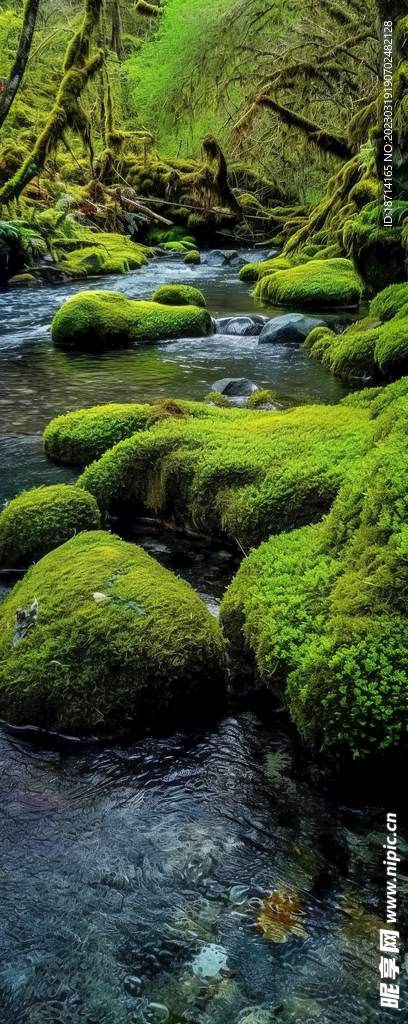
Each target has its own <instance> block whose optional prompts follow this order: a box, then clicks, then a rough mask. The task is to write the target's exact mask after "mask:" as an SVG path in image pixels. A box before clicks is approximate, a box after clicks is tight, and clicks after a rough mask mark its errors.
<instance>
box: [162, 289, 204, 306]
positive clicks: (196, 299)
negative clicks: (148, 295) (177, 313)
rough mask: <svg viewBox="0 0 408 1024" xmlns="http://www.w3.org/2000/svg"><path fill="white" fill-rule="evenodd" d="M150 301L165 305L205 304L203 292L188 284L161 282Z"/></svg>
mask: <svg viewBox="0 0 408 1024" xmlns="http://www.w3.org/2000/svg"><path fill="white" fill-rule="evenodd" d="M152 302H160V303H162V304H163V305H165V306H205V298H204V295H203V293H202V292H200V290H199V288H193V287H192V285H189V284H162V285H160V288H158V289H157V291H155V293H154V295H152Z"/></svg>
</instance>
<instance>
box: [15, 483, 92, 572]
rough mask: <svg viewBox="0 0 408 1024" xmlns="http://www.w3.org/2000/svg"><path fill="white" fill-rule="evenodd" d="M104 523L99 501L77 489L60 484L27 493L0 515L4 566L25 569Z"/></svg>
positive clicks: (20, 495) (37, 488) (19, 496)
mask: <svg viewBox="0 0 408 1024" xmlns="http://www.w3.org/2000/svg"><path fill="white" fill-rule="evenodd" d="M100 523H101V517H100V512H99V509H98V506H97V504H96V501H95V500H94V498H92V496H91V495H90V494H87V492H86V491H82V493H81V492H80V491H79V490H78V488H77V487H73V486H68V485H65V484H56V485H53V486H51V487H35V488H34V489H33V490H31V491H23V492H22V494H19V495H18V497H17V498H14V500H13V501H11V502H10V504H9V505H7V507H6V508H5V509H4V512H2V513H1V515H0V565H3V566H6V567H7V568H12V567H13V566H19V567H20V566H21V567H22V568H25V566H27V565H29V564H30V563H31V562H37V561H38V559H39V558H42V557H43V555H45V554H47V552H48V551H52V549H53V548H56V547H58V546H59V544H63V543H64V541H66V540H69V539H70V538H71V537H73V536H74V535H75V534H77V533H80V532H81V531H82V530H94V529H97V528H98V527H99V526H100Z"/></svg>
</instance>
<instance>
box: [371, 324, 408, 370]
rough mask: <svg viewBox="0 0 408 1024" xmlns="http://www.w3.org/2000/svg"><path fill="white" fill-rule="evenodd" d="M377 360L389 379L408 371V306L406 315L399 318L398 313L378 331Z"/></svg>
mask: <svg viewBox="0 0 408 1024" xmlns="http://www.w3.org/2000/svg"><path fill="white" fill-rule="evenodd" d="M375 361H376V363H377V365H378V367H379V369H380V371H381V373H382V374H383V376H384V377H385V378H386V379H388V380H395V378H396V377H402V376H405V375H406V374H407V373H408V306H407V307H406V315H405V317H401V319H398V314H397V316H395V317H393V319H392V320H389V321H388V323H385V324H384V325H383V326H382V327H381V329H380V330H379V331H378V337H377V340H376V345H375Z"/></svg>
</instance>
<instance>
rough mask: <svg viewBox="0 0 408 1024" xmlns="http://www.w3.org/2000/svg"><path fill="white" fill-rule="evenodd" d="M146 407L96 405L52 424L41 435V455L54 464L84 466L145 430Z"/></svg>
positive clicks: (63, 417)
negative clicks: (44, 454) (42, 450)
mask: <svg viewBox="0 0 408 1024" xmlns="http://www.w3.org/2000/svg"><path fill="white" fill-rule="evenodd" d="M149 413H150V406H148V405H136V404H129V405H115V404H111V405H96V406H94V407H93V408H92V409H79V410H78V411H77V412H70V413H68V414H67V415H66V416H58V417H57V418H56V419H54V420H51V423H49V424H48V426H47V427H46V429H45V431H44V451H45V452H46V454H47V455H48V456H49V458H50V459H53V460H54V461H55V462H62V463H65V464H66V465H68V466H87V465H88V464H89V463H90V462H93V461H94V459H99V458H100V456H101V455H103V453H104V452H105V451H107V449H108V448H112V447H113V445H115V444H117V443H118V441H123V440H124V439H125V438H126V437H131V436H132V434H134V433H136V431H137V430H144V429H145V427H146V423H147V420H148V418H149Z"/></svg>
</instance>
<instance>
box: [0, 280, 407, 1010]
mask: <svg viewBox="0 0 408 1024" xmlns="http://www.w3.org/2000/svg"><path fill="white" fill-rule="evenodd" d="M176 280H177V281H179V280H183V281H187V282H189V283H194V284H196V285H198V286H199V287H201V288H202V290H203V291H204V293H205V295H206V298H207V304H208V307H209V309H210V311H211V313H212V315H213V316H223V315H228V314H243V313H249V312H252V311H254V310H256V311H258V312H259V311H262V312H267V313H270V314H271V315H273V313H274V312H275V313H277V312H278V311H277V310H275V311H273V310H268V308H267V307H266V308H265V307H263V308H262V307H260V306H258V305H256V303H255V301H254V300H253V299H252V298H251V295H250V291H251V289H250V287H249V286H247V285H243V284H241V283H239V281H238V278H237V272H236V271H235V270H232V269H231V268H225V269H224V268H221V269H219V268H217V269H214V268H212V269H211V268H209V267H206V266H201V267H199V268H194V269H193V268H189V267H185V266H184V265H182V264H181V265H180V264H178V263H173V262H172V263H170V262H165V263H163V262H158V261H155V262H154V263H151V264H149V266H148V267H147V268H144V269H142V270H141V271H139V272H137V273H134V274H129V275H127V276H126V277H125V278H123V277H121V278H115V279H113V278H109V279H105V280H104V281H102V282H101V280H100V279H99V280H98V281H93V282H90V283H89V284H87V287H92V288H101V287H106V288H109V289H113V290H114V289H120V290H122V291H124V292H125V293H126V294H127V295H129V296H133V297H140V298H145V297H149V296H150V295H151V294H152V292H153V290H154V289H155V288H156V287H157V286H158V285H159V284H160V283H163V282H169V281H176ZM76 290H78V285H66V286H63V287H62V288H61V287H58V288H55V287H54V288H43V289H41V290H38V291H34V292H31V291H27V292H25V291H22V292H21V291H20V292H10V293H6V292H3V293H2V294H1V295H0V303H1V305H2V307H3V312H4V319H3V324H2V327H1V332H0V376H1V380H2V388H3V392H2V396H1V418H0V433H1V441H0V464H1V467H2V477H1V495H0V500H1V502H4V500H7V499H10V498H11V497H13V495H14V494H16V493H17V492H18V491H20V490H21V489H22V488H23V487H30V486H34V485H37V484H39V483H50V482H53V481H64V480H65V481H68V480H74V479H75V473H73V472H71V471H70V470H67V469H64V468H61V467H56V466H53V465H51V464H50V463H48V461H47V460H46V459H45V456H44V454H43V452H42V448H41V431H42V429H43V427H44V426H45V424H46V422H47V421H48V420H49V419H50V418H51V417H52V416H54V415H57V414H60V413H64V412H66V411H67V410H69V409H75V408H79V407H81V406H86V405H88V406H89V405H94V404H97V403H103V402H107V401H132V400H137V401H144V400H151V399H153V398H156V397H158V396H173V397H189V398H195V399H200V398H203V397H204V396H205V395H206V394H207V393H208V391H209V390H210V387H211V384H212V383H213V381H214V380H216V379H217V378H218V377H222V376H241V375H243V376H247V377H249V378H250V379H251V380H253V381H254V382H255V383H256V384H258V385H260V384H262V386H267V387H271V388H273V389H274V390H275V391H276V392H277V393H278V396H279V397H280V398H281V400H282V401H283V402H284V403H287V402H291V401H296V400H304V399H305V397H313V398H318V399H320V400H323V401H325V402H337V401H338V400H339V398H340V397H341V396H342V395H343V394H344V393H345V392H344V389H343V388H342V387H341V386H340V385H339V384H338V383H337V382H336V381H334V379H333V378H332V377H331V376H330V375H329V374H328V373H326V371H325V370H323V368H322V367H320V366H319V365H318V364H315V363H314V362H312V361H310V360H309V358H308V356H307V354H306V353H304V352H302V351H301V350H300V349H298V348H297V347H296V346H279V347H276V348H275V347H274V348H273V347H272V346H258V345H257V342H256V339H255V340H253V339H237V338H223V337H221V336H216V337H214V338H209V339H205V340H203V341H200V340H198V341H197V340H183V341H179V342H171V343H169V344H167V345H164V344H162V345H160V346H159V345H158V346H154V347H153V348H143V349H139V350H135V351H132V352H130V351H126V352H120V353H109V354H107V355H106V356H100V357H98V356H73V355H65V354H62V353H58V352H55V351H54V350H53V348H52V345H51V340H50V324H51V320H52V316H53V314H54V312H55V311H56V309H57V308H58V307H59V305H60V304H61V302H62V300H63V299H64V298H66V297H67V296H68V295H70V294H72V293H73V292H74V291H76ZM132 539H134V540H136V541H137V542H138V543H141V544H143V546H144V547H145V548H146V549H147V550H148V551H149V552H150V553H151V554H153V555H154V556H155V557H156V558H158V559H159V560H160V561H162V562H163V564H164V565H166V566H167V567H168V568H171V569H172V570H173V571H175V572H177V573H179V574H180V575H183V576H184V577H185V578H186V579H188V580H189V582H190V583H191V584H192V585H193V586H194V587H195V589H196V590H197V592H198V593H199V594H200V596H201V597H202V598H203V600H205V601H206V603H207V605H208V607H209V608H210V610H211V611H212V613H213V614H217V610H218V605H219V601H220V598H221V596H222V593H223V591H224V590H225V587H226V585H227V583H228V582H229V580H230V578H231V576H232V575H233V573H234V572H235V571H236V568H237V564H238V557H237V555H236V553H235V552H233V551H232V549H228V548H226V547H222V546H221V545H210V544H208V543H207V542H205V541H204V540H201V539H199V538H197V539H195V540H192V539H191V538H190V539H186V538H185V537H181V536H178V535H174V534H171V533H170V531H168V530H166V529H165V528H164V527H163V526H159V525H157V524H155V523H153V522H152V521H151V520H144V521H139V522H138V523H137V524H136V525H135V530H134V532H133V534H132ZM4 582H6V584H9V583H10V581H4ZM0 583H1V579H0ZM6 590H7V585H6V586H3V587H0V598H1V595H2V594H4V593H6ZM261 717H262V716H261ZM270 721H272V722H273V724H274V728H273V729H267V728H265V725H262V724H261V721H260V719H259V718H258V717H256V714H255V713H254V706H252V710H251V711H248V710H245V709H244V710H242V706H241V707H240V708H239V709H237V708H235V709H234V708H231V712H230V714H229V715H228V716H227V717H226V718H225V719H224V720H223V721H221V722H220V723H219V724H217V725H215V726H214V727H212V728H211V729H208V730H207V731H204V730H202V731H201V732H196V733H192V734H189V735H185V734H184V735H183V734H174V735H167V736H163V735H162V736H147V735H145V736H143V737H142V738H139V739H138V740H135V741H132V742H129V744H128V745H127V746H126V745H122V746H112V745H106V744H105V745H104V746H98V745H97V744H96V743H95V744H92V743H89V744H88V745H85V744H82V743H80V742H79V741H74V740H71V741H64V740H58V739H55V738H54V739H51V738H50V739H49V740H48V741H47V739H46V737H44V736H38V735H37V734H36V733H32V734H30V733H28V734H24V735H22V734H21V733H20V732H19V731H18V730H17V731H14V732H13V731H10V729H9V728H8V727H7V726H6V725H5V724H4V725H3V727H2V728H0V762H1V770H0V812H1V815H0V821H1V829H0V854H1V861H2V870H1V876H0V889H1V898H0V950H1V952H0V1024H160V1021H162V1020H163V1021H164V1020H165V1019H167V1020H169V1022H170V1024H183V1022H186V1024H244V1021H245V1024H271V1022H272V1021H273V1020H275V1019H277V1020H279V1021H280V1022H281V1024H289V1022H296V1024H312V1022H315V1021H318V1022H320V1024H343V1022H344V1024H383V1022H384V1024H385V1022H386V1021H389V1020H390V1018H391V1014H392V1013H393V1012H394V1011H392V1010H391V1011H390V1010H384V1011H381V1010H380V1007H379V980H380V976H379V971H378V963H379V956H380V954H379V951H378V939H379V927H380V925H379V919H382V918H383V916H384V874H383V867H382V854H383V851H382V843H383V841H384V827H385V821H384V815H385V809H386V810H395V805H396V787H397V782H398V779H397V777H396V774H397V773H394V775H393V774H392V772H391V775H389V776H387V778H388V782H389V787H388V788H387V786H388V783H387V778H385V780H383V781H384V783H385V786H384V790H383V791H382V792H379V793H377V794H376V796H375V797H373V796H372V795H371V796H370V798H369V799H368V797H367V793H368V791H369V788H370V792H372V780H369V779H367V780H366V783H367V785H366V787H364V780H363V786H362V790H361V791H360V793H359V794H357V793H353V795H350V793H348V794H347V795H346V794H345V793H343V794H341V799H340V797H339V793H338V792H336V790H335V789H333V778H332V776H331V773H330V772H329V771H328V770H327V769H324V770H323V769H322V768H319V767H317V766H316V765H313V763H312V762H310V763H308V760H307V758H306V761H305V762H302V758H301V756H300V754H299V751H297V750H296V749H294V747H293V743H292V740H291V738H290V735H289V731H288V724H287V722H286V721H285V719H284V718H283V716H280V715H279V713H277V712H273V715H272V716H271V717H270ZM385 791H387V793H388V795H385ZM388 798H389V799H390V801H391V802H392V807H391V806H386V807H385V805H386V801H387V799H388ZM384 808H385V809H384ZM403 821H404V804H403V801H402V808H401V813H400V825H402V824H403ZM402 852H403V855H404V856H406V855H407V852H408V847H407V846H405V847H402ZM403 868H404V865H403V864H401V869H402V871H403ZM407 882H408V880H407V879H403V878H402V877H401V879H400V894H401V901H402V902H403V901H404V899H406V895H407V892H408V884H407ZM272 893H278V896H279V897H280V898H281V899H283V898H284V897H285V896H286V897H289V898H290V899H292V900H293V901H294V904H295V905H296V907H297V910H298V911H299V918H298V920H300V922H301V925H302V930H301V933H300V934H295V933H294V932H293V931H292V932H291V931H290V930H287V931H286V932H285V931H284V937H285V938H286V941H284V942H282V941H280V942H278V941H276V939H277V937H279V935H280V938H282V931H281V932H280V933H279V935H278V934H277V930H276V919H275V922H274V923H273V922H272V925H273V926H271V930H270V931H269V932H267V933H266V934H265V933H264V932H263V931H262V930H260V929H259V927H258V928H257V927H256V925H257V921H258V917H259V915H260V912H261V909H262V900H264V899H265V898H267V897H268V896H269V895H270V894H272ZM404 920H405V921H406V913H405V916H404V911H403V908H402V909H401V916H400V917H399V922H400V925H401V924H403V922H404ZM278 924H279V921H278ZM278 932H279V928H278ZM403 977H404V976H403V975H401V979H402V980H401V986H402V989H403V985H404V982H403ZM404 1000H405V996H404V997H403V1000H402V1002H401V1003H400V1005H401V1007H402V1012H400V1014H399V1017H398V1019H399V1020H406V1019H408V1011H407V1006H406V1002H405V1001H404Z"/></svg>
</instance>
